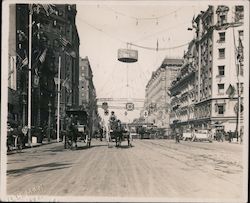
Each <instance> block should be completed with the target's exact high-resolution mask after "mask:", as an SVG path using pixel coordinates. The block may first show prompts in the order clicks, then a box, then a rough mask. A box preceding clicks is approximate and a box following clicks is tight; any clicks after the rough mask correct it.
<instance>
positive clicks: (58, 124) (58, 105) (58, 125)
mask: <svg viewBox="0 0 250 203" xmlns="http://www.w3.org/2000/svg"><path fill="white" fill-rule="evenodd" d="M58 60H59V61H58V90H57V142H59V141H60V140H59V138H60V137H59V135H60V91H61V90H60V88H61V84H60V80H61V55H59V58H58Z"/></svg>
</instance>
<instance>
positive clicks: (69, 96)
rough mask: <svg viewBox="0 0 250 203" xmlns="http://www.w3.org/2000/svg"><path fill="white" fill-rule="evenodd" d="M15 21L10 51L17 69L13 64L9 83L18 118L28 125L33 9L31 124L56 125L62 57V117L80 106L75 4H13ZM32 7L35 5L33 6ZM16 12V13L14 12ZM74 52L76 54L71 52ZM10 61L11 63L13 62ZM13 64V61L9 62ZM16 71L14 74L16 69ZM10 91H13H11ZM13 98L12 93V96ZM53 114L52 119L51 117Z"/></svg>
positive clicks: (38, 125)
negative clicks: (30, 37) (68, 110)
mask: <svg viewBox="0 0 250 203" xmlns="http://www.w3.org/2000/svg"><path fill="white" fill-rule="evenodd" d="M12 6H13V7H14V8H13V11H14V13H15V20H14V21H15V22H14V24H10V28H11V26H12V25H14V28H13V29H14V30H13V29H11V30H12V32H13V33H15V42H14V41H13V43H14V44H15V45H14V46H12V45H10V50H13V47H14V50H15V51H14V52H15V53H10V54H11V55H13V56H14V58H15V59H16V61H15V67H14V69H15V70H14V71H13V70H12V71H11V69H12V67H10V71H9V72H10V73H11V74H9V75H10V76H9V83H10V85H11V84H12V86H13V82H12V80H13V78H14V80H15V81H16V84H15V86H16V87H15V88H16V92H17V97H18V103H19V107H20V108H19V110H18V115H19V116H18V121H21V123H22V125H27V112H28V109H27V101H28V72H29V71H28V56H29V51H30V50H29V13H30V11H32V21H33V25H32V39H31V43H32V50H31V52H32V53H31V56H32V71H31V73H32V98H31V101H32V110H31V117H32V124H31V125H32V126H36V127H43V126H44V125H48V120H50V124H51V125H52V126H53V127H55V123H56V119H57V118H56V115H57V93H58V91H57V90H58V86H57V83H58V80H57V78H58V70H59V56H60V58H61V66H60V71H61V74H60V78H61V84H62V85H61V91H60V94H61V98H60V103H61V105H60V106H61V108H60V114H61V118H63V116H65V110H66V109H67V108H69V107H74V106H78V101H79V98H78V96H79V95H78V93H79V92H78V82H79V60H78V58H79V43H80V42H79V37H78V33H77V29H76V26H75V16H76V13H77V11H76V6H75V5H49V4H46V5H45V4H43V5H42V4H32V7H29V5H28V4H13V5H12ZM31 8H32V9H31ZM11 16H14V15H11ZM12 27H13V26H12ZM72 53H73V54H72ZM10 64H11V63H10ZM10 66H11V65H10ZM12 72H13V73H15V74H13V73H12ZM9 95H10V94H9ZM9 98H10V96H9ZM49 118H50V119H49Z"/></svg>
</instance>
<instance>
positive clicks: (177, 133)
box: [174, 128, 180, 143]
mask: <svg viewBox="0 0 250 203" xmlns="http://www.w3.org/2000/svg"><path fill="white" fill-rule="evenodd" d="M174 135H175V143H180V132H179V129H178V128H177V129H175V130H174Z"/></svg>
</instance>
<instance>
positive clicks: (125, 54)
mask: <svg viewBox="0 0 250 203" xmlns="http://www.w3.org/2000/svg"><path fill="white" fill-rule="evenodd" d="M137 60H138V51H137V50H132V49H118V61H121V62H124V63H134V62H137Z"/></svg>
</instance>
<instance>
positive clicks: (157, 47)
mask: <svg viewBox="0 0 250 203" xmlns="http://www.w3.org/2000/svg"><path fill="white" fill-rule="evenodd" d="M158 50H159V42H158V39H157V42H156V51H158Z"/></svg>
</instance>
